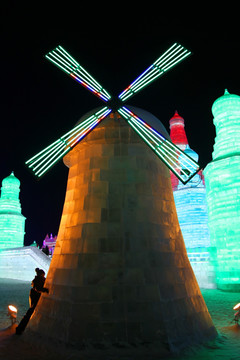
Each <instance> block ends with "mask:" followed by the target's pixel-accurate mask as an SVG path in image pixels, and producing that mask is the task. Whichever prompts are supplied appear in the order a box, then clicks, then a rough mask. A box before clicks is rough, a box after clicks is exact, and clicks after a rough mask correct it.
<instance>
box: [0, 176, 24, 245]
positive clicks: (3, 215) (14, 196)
mask: <svg viewBox="0 0 240 360" xmlns="http://www.w3.org/2000/svg"><path fill="white" fill-rule="evenodd" d="M19 192H20V181H19V180H18V179H17V178H16V177H15V176H14V173H13V172H12V173H11V175H9V176H8V177H6V178H5V179H3V181H2V188H1V198H0V250H2V249H10V248H16V247H22V246H23V242H24V234H25V231H24V229H25V220H26V218H25V217H24V216H23V215H22V214H21V204H20V201H19Z"/></svg>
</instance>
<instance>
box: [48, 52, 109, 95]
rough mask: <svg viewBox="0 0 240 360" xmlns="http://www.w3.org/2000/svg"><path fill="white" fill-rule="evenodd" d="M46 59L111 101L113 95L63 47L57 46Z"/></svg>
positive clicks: (94, 92) (96, 93)
mask: <svg viewBox="0 0 240 360" xmlns="http://www.w3.org/2000/svg"><path fill="white" fill-rule="evenodd" d="M45 57H46V58H47V59H48V60H49V61H51V62H52V63H53V64H55V65H56V66H58V67H59V68H60V69H61V70H63V71H64V72H65V73H67V74H68V75H69V76H71V77H72V78H73V79H74V80H76V81H78V82H79V83H80V84H81V85H83V86H84V87H85V88H87V89H88V90H90V91H91V92H92V93H93V94H94V95H96V96H98V97H99V98H100V99H102V100H104V101H108V100H110V99H111V95H110V94H109V93H108V92H107V91H106V90H105V89H104V88H103V87H102V86H101V85H100V84H99V83H98V82H97V81H96V80H95V79H94V78H93V77H92V76H91V75H90V74H89V73H88V72H87V71H86V70H85V69H84V68H83V67H82V66H81V65H80V64H79V63H78V62H77V61H76V60H75V59H74V58H73V57H72V56H71V55H70V54H69V53H68V52H67V51H66V50H65V49H64V48H63V47H62V46H60V45H59V46H57V47H56V48H55V49H54V50H52V51H50V52H49V53H48V54H47V55H45Z"/></svg>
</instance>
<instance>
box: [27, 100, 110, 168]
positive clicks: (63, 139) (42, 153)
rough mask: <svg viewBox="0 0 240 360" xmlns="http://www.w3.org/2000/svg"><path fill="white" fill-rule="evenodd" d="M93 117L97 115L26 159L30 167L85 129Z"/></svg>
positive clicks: (92, 116) (103, 110)
mask: <svg viewBox="0 0 240 360" xmlns="http://www.w3.org/2000/svg"><path fill="white" fill-rule="evenodd" d="M106 110H107V107H105V108H103V109H102V110H100V111H99V114H98V116H101V114H103V113H104V112H105V111H106ZM93 119H95V117H94V115H91V116H90V117H89V118H87V119H86V120H85V121H83V122H82V123H80V124H78V125H77V126H75V127H74V128H73V129H72V130H70V131H68V132H67V133H66V134H64V135H63V136H62V137H61V138H59V139H58V140H56V141H54V143H52V144H51V145H49V146H48V147H46V148H45V149H43V150H42V151H40V152H39V153H38V154H36V155H35V156H33V157H32V158H31V159H29V160H28V161H26V165H28V164H30V165H29V167H32V166H33V165H34V164H35V163H36V162H37V161H39V160H40V159H41V158H43V157H44V156H45V155H47V154H48V153H49V152H51V151H52V150H53V148H56V147H59V145H61V144H62V143H64V144H65V146H66V141H67V140H68V139H70V138H71V137H72V136H73V135H75V133H77V132H79V131H81V130H82V129H84V128H85V127H87V126H88V125H89V124H90V123H91V121H92V120H93ZM34 160H35V161H34Z"/></svg>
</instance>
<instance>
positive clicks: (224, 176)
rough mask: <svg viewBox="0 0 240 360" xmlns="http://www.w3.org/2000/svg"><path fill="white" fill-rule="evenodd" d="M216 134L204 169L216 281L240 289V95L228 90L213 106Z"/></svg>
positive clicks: (224, 286)
mask: <svg viewBox="0 0 240 360" xmlns="http://www.w3.org/2000/svg"><path fill="white" fill-rule="evenodd" d="M212 113H213V116H214V119H213V122H214V125H215V127H216V137H215V145H214V151H213V153H212V157H213V160H212V161H211V162H210V163H209V164H208V165H207V167H206V168H205V170H204V175H205V180H206V189H207V203H208V209H209V229H210V236H211V242H212V243H213V244H214V245H215V246H216V252H215V256H214V260H215V266H216V282H217V286H218V288H219V289H221V290H229V291H240V247H239V244H240V243H239V239H240V96H238V95H234V94H229V92H228V91H227V90H225V93H224V95H223V96H221V97H219V98H218V99H217V100H216V101H215V102H214V103H213V106H212Z"/></svg>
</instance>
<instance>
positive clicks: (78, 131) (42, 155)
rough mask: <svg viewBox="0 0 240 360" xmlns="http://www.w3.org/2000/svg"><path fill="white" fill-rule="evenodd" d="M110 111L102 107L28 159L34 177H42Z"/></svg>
mask: <svg viewBox="0 0 240 360" xmlns="http://www.w3.org/2000/svg"><path fill="white" fill-rule="evenodd" d="M110 111H111V110H109V109H108V107H104V108H102V109H101V110H99V111H98V112H96V113H95V114H93V115H91V116H89V117H88V118H87V119H86V120H84V121H83V122H82V123H80V124H78V125H77V126H75V127H74V128H73V129H72V130H70V131H68V132H67V133H66V134H65V135H63V136H62V137H61V138H60V139H58V140H57V141H55V142H54V143H53V144H51V145H49V146H48V147H47V148H46V149H44V150H42V151H40V152H39V153H38V154H36V155H35V156H33V157H32V158H31V159H29V160H28V161H27V162H26V164H27V165H28V167H29V168H30V169H31V170H32V171H33V173H35V175H36V176H38V177H40V176H42V175H43V174H44V173H45V172H46V171H47V170H49V169H50V168H51V167H52V166H53V165H54V164H55V163H56V162H57V161H58V160H60V159H61V158H62V157H63V156H64V155H66V154H67V152H69V151H70V150H71V149H72V148H73V147H74V146H75V145H76V143H77V142H78V141H79V139H80V138H81V137H84V136H85V135H86V133H88V132H89V131H91V130H92V129H93V128H94V127H95V126H96V125H97V124H98V123H99V122H100V121H102V120H103V118H104V117H106V116H107V115H108V114H109V112H110Z"/></svg>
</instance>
